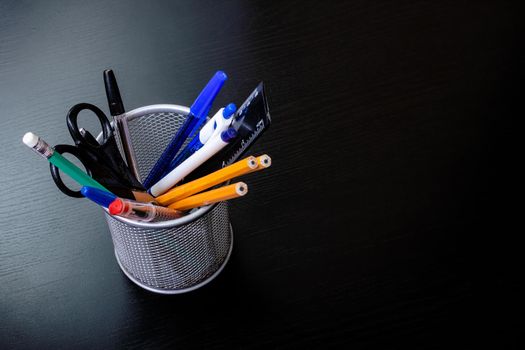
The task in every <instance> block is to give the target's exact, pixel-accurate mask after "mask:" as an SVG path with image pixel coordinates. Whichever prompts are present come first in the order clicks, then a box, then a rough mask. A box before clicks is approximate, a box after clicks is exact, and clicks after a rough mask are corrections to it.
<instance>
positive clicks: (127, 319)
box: [0, 0, 523, 349]
mask: <svg viewBox="0 0 525 350" xmlns="http://www.w3.org/2000/svg"><path fill="white" fill-rule="evenodd" d="M518 7H519V6H517V5H514V4H512V3H510V2H504V3H503V2H501V3H497V2H488V3H476V4H474V3H469V2H457V1H455V2H444V3H442V2H440V3H432V2H424V1H401V2H395V3H394V2H392V3H390V2H386V3H380V2H368V1H352V2H339V1H338V2H331V3H330V4H329V5H325V4H322V3H321V2H314V1H300V2H299V1H286V2H284V3H281V2H279V3H277V2H276V3H275V4H274V3H270V2H267V1H250V2H243V1H224V2H215V1H156V2H153V3H151V2H143V1H113V2H106V1H100V0H96V1H89V2H82V1H71V2H61V1H45V2H44V1H42V2H26V1H2V2H0V118H1V119H0V120H1V121H2V128H0V142H1V146H2V149H3V150H5V151H4V153H3V155H2V164H3V166H2V167H0V179H1V180H2V184H3V191H2V192H1V196H2V197H1V200H0V209H1V210H0V230H1V236H0V237H1V239H0V315H1V317H0V349H23V348H41V349H47V348H67V349H70V348H100V349H105V348H127V349H129V348H140V349H143V348H174V347H176V348H243V349H244V348H326V347H343V346H345V347H351V348H356V347H357V348H361V347H363V348H370V347H386V348H406V347H418V348H433V347H447V348H449V347H451V346H452V345H456V346H457V345H459V346H465V347H469V348H470V347H472V345H473V343H483V344H492V345H494V346H500V347H501V346H502V345H506V346H507V348H512V347H513V346H515V347H517V341H518V333H517V330H518V328H517V323H515V321H513V319H514V317H515V316H516V314H517V311H515V310H516V309H515V305H514V302H515V301H516V299H517V296H518V295H520V292H522V289H521V288H519V287H518V281H519V276H520V274H518V271H519V270H518V256H519V252H518V251H517V249H518V245H517V244H515V242H514V239H515V237H516V236H517V234H516V231H515V230H514V229H513V227H514V225H515V224H516V223H517V220H518V219H519V218H520V217H521V216H520V215H519V214H518V212H517V211H518V209H517V208H518V207H517V206H514V205H513V203H512V201H511V199H512V198H513V197H514V196H515V195H516V194H517V193H516V186H515V184H516V183H517V179H518V176H519V174H518V173H517V172H516V171H515V169H514V168H515V165H516V163H517V160H519V159H521V158H518V157H517V150H518V141H517V140H518V139H517V138H514V137H513V131H514V130H513V125H512V120H513V116H514V115H516V114H515V108H516V107H517V106H518V102H519V101H520V99H519V96H520V95H521V93H520V92H521V90H520V89H521V88H520V86H521V81H520V79H521V75H520V73H519V72H521V70H520V69H519V68H521V67H520V66H521V62H522V61H523V56H522V55H521V54H520V50H519V49H520V48H521V47H520V46H521V42H522V41H523V40H522V31H521V29H523V28H522V27H523V24H522V19H521V13H520V10H521V9H519V8H518ZM106 68H112V69H114V70H115V72H116V75H117V79H118V81H119V84H120V90H121V92H122V95H123V100H124V105H125V107H126V109H133V108H136V107H139V106H143V105H148V104H154V103H177V104H182V105H189V104H191V102H192V100H193V99H194V98H195V96H196V95H197V94H198V92H199V90H200V88H201V86H202V85H203V84H204V83H205V82H206V81H207V79H208V78H209V77H210V76H211V75H212V74H213V73H214V72H215V71H216V70H217V69H222V70H224V71H225V72H227V73H228V75H229V81H228V82H227V83H226V85H225V87H224V89H223V91H222V92H221V94H220V95H219V97H218V100H217V103H216V105H215V106H220V105H224V104H226V103H228V102H230V101H234V102H236V103H241V102H242V101H243V100H244V98H245V97H246V96H247V95H248V94H249V93H250V92H251V91H252V90H253V88H254V87H255V86H256V84H257V83H258V82H259V81H260V80H264V81H265V84H266V87H267V92H268V93H269V95H270V101H269V102H270V110H271V114H272V117H273V124H272V126H271V128H270V129H269V130H268V132H267V133H266V134H265V135H264V136H263V137H262V138H261V139H260V141H259V142H258V143H257V145H256V146H255V147H254V149H253V153H255V154H259V153H262V152H264V153H268V154H269V155H271V156H272V160H273V165H272V167H271V168H270V169H269V170H268V171H265V172H263V173H257V174H251V175H248V176H246V177H245V179H244V181H245V182H247V183H248V185H249V186H250V193H249V194H248V195H247V196H246V197H244V198H242V199H238V200H235V201H233V202H232V203H231V204H232V210H231V215H232V224H233V227H234V231H235V244H234V252H233V256H232V259H231V261H230V262H229V263H228V265H227V267H226V269H225V270H224V271H223V272H222V273H221V275H220V276H219V277H218V278H217V279H216V280H215V281H214V282H213V283H211V284H210V285H208V286H206V287H205V288H202V289H200V290H197V291H195V292H192V293H190V294H187V295H180V296H172V297H166V296H158V295H154V294H151V293H149V292H146V291H143V290H141V289H139V288H138V287H136V286H135V285H133V284H132V283H131V282H129V281H128V280H127V278H126V277H125V276H124V275H123V274H122V273H121V272H120V270H119V267H118V265H117V264H116V261H115V259H114V256H113V248H112V243H111V238H110V236H109V232H108V229H107V226H106V223H105V220H104V218H103V216H102V213H101V211H100V210H99V209H98V208H96V207H95V206H93V205H92V204H91V203H88V202H87V201H83V200H75V199H71V198H67V197H65V196H63V195H62V194H61V193H60V192H59V191H58V190H57V189H56V187H55V186H54V184H53V182H52V180H51V178H50V176H49V172H48V165H47V164H46V162H45V161H44V160H42V159H39V158H38V157H37V156H36V155H34V154H33V153H32V152H31V151H30V150H28V149H27V148H26V147H25V146H24V145H22V143H21V137H22V135H23V134H24V133H25V132H26V131H33V132H35V133H37V134H39V135H41V136H42V137H44V138H45V139H46V140H47V141H48V142H49V143H51V144H58V143H70V137H69V134H68V132H67V129H66V126H65V114H66V112H67V110H68V109H69V108H70V107H71V106H72V105H74V104H75V103H79V102H89V103H93V104H95V105H98V106H100V107H102V109H103V110H104V111H106V112H107V106H106V101H105V94H104V90H103V82H102V71H103V70H104V69H106ZM518 83H520V84H519V85H518ZM86 125H87V127H89V128H96V124H95V123H93V124H89V122H87V121H86Z"/></svg>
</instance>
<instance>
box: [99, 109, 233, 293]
mask: <svg viewBox="0 0 525 350" xmlns="http://www.w3.org/2000/svg"><path fill="white" fill-rule="evenodd" d="M157 109H158V108H157ZM140 110H144V112H145V113H144V114H141V115H137V114H136V113H135V114H134V115H133V118H130V120H129V124H128V125H129V128H130V135H131V141H132V145H133V148H134V152H135V155H136V159H137V163H138V164H137V165H138V168H139V171H140V174H141V177H145V176H146V175H147V172H148V171H149V170H150V168H151V167H152V166H153V165H154V163H155V161H156V160H157V158H158V156H160V154H161V153H162V151H163V150H164V148H165V146H166V145H167V144H168V142H169V140H170V139H171V137H172V136H173V135H174V134H175V133H176V131H177V128H178V127H179V126H180V125H181V124H182V122H183V120H184V118H185V117H184V114H185V113H183V112H180V113H177V112H174V111H173V108H170V111H169V112H162V111H160V112H159V111H158V110H156V109H155V108H154V109H152V110H153V111H154V113H151V111H152V110H148V108H147V107H145V108H141V109H140ZM130 113H131V112H130ZM105 216H106V221H107V223H108V226H109V229H110V232H111V237H112V239H113V244H114V247H115V254H116V255H117V259H118V261H119V264H120V266H121V268H122V269H123V270H124V272H125V273H126V275H128V277H130V279H132V280H133V281H134V282H136V283H137V284H139V285H141V286H143V287H144V288H146V289H149V290H153V291H157V292H160V293H171V292H174V293H176V292H180V291H184V290H187V289H191V288H192V287H194V286H197V285H199V284H202V283H203V282H205V281H206V280H207V279H211V278H212V277H213V276H214V274H215V273H216V272H217V271H218V270H219V269H220V268H221V267H222V266H223V265H224V264H225V262H226V259H227V258H228V256H229V252H230V249H231V245H232V239H233V237H232V232H231V228H230V220H229V216H228V205H227V203H226V202H223V203H219V204H218V205H216V206H215V207H214V208H213V209H212V210H211V211H209V212H205V213H204V214H203V215H200V216H197V217H196V219H195V220H193V221H191V222H189V223H186V224H184V225H180V223H177V221H178V220H180V219H177V220H172V221H170V223H173V225H170V227H167V228H159V227H158V226H155V224H151V226H148V227H138V226H136V225H134V224H133V223H130V222H124V221H122V220H119V219H116V218H114V217H112V216H111V215H109V214H107V213H106V214H105ZM141 226H144V223H142V225H141Z"/></svg>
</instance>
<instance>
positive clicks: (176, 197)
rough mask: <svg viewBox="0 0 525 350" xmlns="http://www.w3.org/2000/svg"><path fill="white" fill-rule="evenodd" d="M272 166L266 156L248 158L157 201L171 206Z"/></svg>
mask: <svg viewBox="0 0 525 350" xmlns="http://www.w3.org/2000/svg"><path fill="white" fill-rule="evenodd" d="M271 164H272V159H271V158H270V157H269V156H268V155H266V154H264V155H262V156H260V157H257V158H255V157H247V158H244V159H242V160H240V161H238V162H236V163H233V164H232V165H229V166H227V167H224V168H222V169H220V170H217V171H215V172H213V173H211V174H209V175H206V176H204V177H201V178H200V179H197V180H194V181H191V182H188V183H186V184H182V185H180V186H176V187H174V188H172V189H171V190H169V191H168V192H166V193H164V194H163V195H161V196H158V197H157V198H155V200H156V201H157V202H158V203H159V204H161V205H169V204H171V203H173V202H176V201H180V200H182V199H184V198H186V197H189V196H191V195H194V194H195V193H199V192H201V191H204V190H206V189H208V188H210V187H213V186H215V185H218V184H220V183H223V182H225V181H227V180H231V179H233V178H235V177H238V176H241V175H244V174H248V173H251V172H254V171H258V170H262V169H264V168H267V167H269V166H270V165H271Z"/></svg>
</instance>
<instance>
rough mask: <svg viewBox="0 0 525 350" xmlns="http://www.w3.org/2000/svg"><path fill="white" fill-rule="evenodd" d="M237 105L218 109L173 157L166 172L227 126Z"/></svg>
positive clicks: (232, 104) (231, 104)
mask: <svg viewBox="0 0 525 350" xmlns="http://www.w3.org/2000/svg"><path fill="white" fill-rule="evenodd" d="M236 110H237V106H236V105H235V103H230V104H229V105H227V106H226V107H224V108H221V109H219V111H218V112H217V113H215V115H214V116H213V117H212V118H211V119H210V120H208V122H207V123H206V124H205V125H204V126H203V127H202V129H201V130H200V131H199V133H198V134H197V135H195V137H194V138H193V140H191V141H190V142H189V143H188V145H187V146H186V147H185V148H184V149H183V150H182V151H181V152H180V153H179V154H178V155H177V156H176V157H175V159H174V160H173V161H172V162H171V163H170V165H169V166H168V170H167V171H166V173H169V172H170V171H171V170H173V169H175V168H176V167H177V166H178V165H179V164H180V163H182V162H183V161H184V160H186V158H188V157H189V156H191V155H192V154H193V153H195V152H196V151H198V150H199V149H200V148H201V147H202V146H204V144H205V143H206V141H208V140H209V139H210V138H211V137H212V135H216V134H218V133H220V132H222V131H224V130H226V129H227V128H228V126H229V123H227V122H228V121H229V120H230V118H231V117H232V116H233V114H234V113H235V111H236Z"/></svg>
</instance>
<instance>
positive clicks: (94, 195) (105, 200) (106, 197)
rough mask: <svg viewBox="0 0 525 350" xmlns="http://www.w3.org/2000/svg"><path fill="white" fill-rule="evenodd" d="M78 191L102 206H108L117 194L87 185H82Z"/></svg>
mask: <svg viewBox="0 0 525 350" xmlns="http://www.w3.org/2000/svg"><path fill="white" fill-rule="evenodd" d="M80 193H82V195H83V196H84V197H86V198H88V199H91V200H92V201H93V202H95V203H97V204H98V205H101V206H103V207H104V208H107V207H109V205H110V204H111V202H113V201H114V200H115V199H117V196H115V195H114V194H112V193H109V192H106V191H102V190H99V189H98V188H94V187H89V186H82V188H81V189H80Z"/></svg>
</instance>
